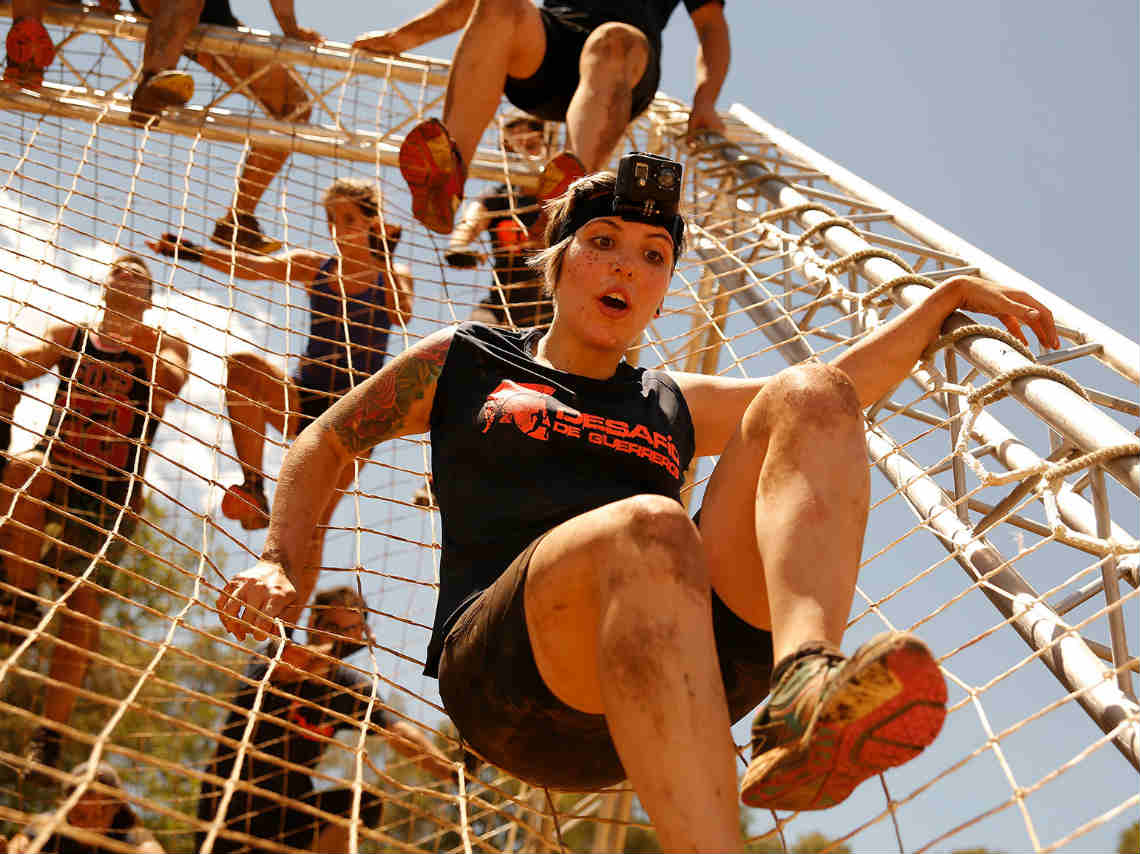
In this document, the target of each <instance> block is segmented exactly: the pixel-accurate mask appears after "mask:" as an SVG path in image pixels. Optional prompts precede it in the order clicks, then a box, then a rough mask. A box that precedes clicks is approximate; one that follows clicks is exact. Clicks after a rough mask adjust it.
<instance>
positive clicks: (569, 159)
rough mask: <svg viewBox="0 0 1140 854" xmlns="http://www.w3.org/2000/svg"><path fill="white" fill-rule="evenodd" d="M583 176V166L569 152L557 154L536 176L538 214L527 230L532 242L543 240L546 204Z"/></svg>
mask: <svg viewBox="0 0 1140 854" xmlns="http://www.w3.org/2000/svg"><path fill="white" fill-rule="evenodd" d="M585 174H586V167H585V165H584V164H583V163H582V161H581V160H579V159H578V158H577V157H576V156H575V155H573V154H571V153H570V152H569V151H560V152H558V154H555V155H554V156H553V157H552V158H550V160H549V161H548V162H547V164H546V165H545V166H544V167H542V174H541V175H539V176H538V191H537V193H536V195H537V198H538V204H539V214H538V217H537V218H536V219H535V221H534V223H533V224H532V225H531V226H530V228H528V229H527V233H528V234H529V235H530V237H531V239H532V240H543V239H544V238H545V235H546V223H547V221H548V220H549V218H550V217H549V216H547V213H546V203H547V202H549V201H550V200H551V199H557V198H558V197H559V196H561V195H562V194H563V193H565V192H566V191H567V190H569V189H570V185H571V184H573V183H574V182H575V181H577V180H578V179H579V178H581V177H583V176H584V175H585Z"/></svg>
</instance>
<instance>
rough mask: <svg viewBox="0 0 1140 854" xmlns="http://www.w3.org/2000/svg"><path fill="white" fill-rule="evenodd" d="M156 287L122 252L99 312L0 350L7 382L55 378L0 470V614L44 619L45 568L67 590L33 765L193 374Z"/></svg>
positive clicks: (48, 740)
mask: <svg viewBox="0 0 1140 854" xmlns="http://www.w3.org/2000/svg"><path fill="white" fill-rule="evenodd" d="M152 288H153V285H152V280H151V275H150V270H149V268H148V267H147V265H146V262H145V261H144V260H143V259H142V258H140V257H139V256H137V255H123V256H120V257H118V258H116V259H115V261H114V262H112V264H111V267H110V270H109V272H108V274H107V277H106V279H105V281H104V282H103V304H104V307H103V313H102V315H101V317H100V319H99V321H98V323H96V324H95V325H92V326H88V325H76V324H72V323H55V324H53V325H51V326H49V327H48V329H47V330H46V331H45V332H44V334H43V337H42V338H41V339H37V340H35V341H34V342H33V343H32V344H31V345H29V346H27V347H24V348H21V349H19V350H16V351H12V350H5V349H0V379H3V380H4V381H5V382H9V383H11V382H25V381H27V380H31V379H35V378H36V377H39V376H42V375H44V374H47V373H49V372H50V373H54V374H56V375H57V376H58V377H59V386H58V388H57V390H56V394H55V402H54V404H53V408H52V414H51V419H50V421H49V423H48V427H47V431H46V433H45V434H44V437H43V439H42V440H41V441H40V443H39V444H38V445H36V447H35V448H33V449H32V450H30V451H26V452H24V453H22V454H18V455H16V456H15V457H12V458H10V459H9V460H8V465H7V467H6V468H5V471H4V476H3V480H2V481H0V505H2V507H3V510H4V513H5V514H6V517H5V521H4V523H3V524H0V547H2V553H0V568H2V569H3V577H4V579H5V582H6V583H5V585H4V587H3V588H2V589H0V615H2V616H0V622H3V623H4V624H6V626H7V634H8V635H9V637H13V636H14V635H13V630H14V629H18V628H19V629H25V630H26V629H28V628H30V627H31V626H34V625H36V624H37V623H38V622H39V621H40V619H41V617H42V612H43V609H42V607H41V604H40V599H39V597H38V596H37V589H38V587H39V585H40V581H41V579H42V580H46V581H50V582H52V583H53V584H55V585H57V587H58V588H59V589H60V590H61V591H62V590H69V591H70V592H69V593H68V594H67V598H66V600H65V602H64V605H65V607H64V608H63V609H62V615H63V621H62V624H61V627H60V639H61V640H62V641H64V643H60V644H56V645H55V648H54V651H53V652H52V654H51V664H50V667H49V679H48V680H47V684H46V687H45V688H44V705H43V713H42V716H41V717H42V719H43V721H44V722H45V723H44V724H43V725H42V726H40V727H39V728H38V729H37V730H36V731H35V732H34V734H33V735H32V738H31V739H30V741H29V743H28V747H27V752H26V754H25V759H26V761H27V762H28V767H29V768H30V769H31V770H33V771H35V770H36V768H35V764H36V763H38V764H42V765H49V766H54V765H55V764H56V762H57V761H58V759H59V754H60V747H61V740H62V735H61V733H60V731H59V730H58V729H55V728H54V727H53V726H51V724H64V723H66V722H67V721H68V720H69V719H70V717H71V712H72V709H73V708H74V706H75V699H76V691H77V689H78V688H80V687H81V686H82V685H83V680H84V677H85V676H86V674H87V668H88V665H89V657H88V654H87V653H88V651H91V652H96V651H98V641H99V615H100V614H101V612H102V606H103V593H104V591H106V590H108V589H109V588H110V587H111V584H112V579H113V576H114V573H115V571H116V570H115V566H116V564H118V562H119V561H120V559H121V558H122V555H123V553H124V551H125V550H126V546H127V542H128V541H129V540H130V538H131V536H132V534H133V533H134V530H135V528H136V526H137V524H138V513H139V512H140V511H141V508H142V504H143V483H144V482H145V479H144V472H145V470H146V463H147V457H148V454H149V451H150V446H151V444H152V442H153V440H154V435H155V432H156V430H157V429H158V426H159V425H160V424H161V423H162V416H163V413H164V412H165V410H166V407H167V405H168V404H169V403H170V402H171V401H172V400H174V398H176V397H177V396H178V394H179V392H180V391H181V389H182V386H183V385H184V384H185V382H186V380H187V378H188V376H189V368H188V362H189V356H190V349H189V347H188V346H187V344H186V342H185V341H182V340H181V339H179V338H177V337H176V336H174V335H171V334H170V333H169V332H167V331H165V330H163V329H161V328H158V327H154V326H151V325H149V324H148V323H146V321H145V320H144V317H143V316H144V314H145V313H146V311H147V309H149V308H150V307H151V292H152ZM108 539H109V540H110V542H109V543H108V542H107V540H108ZM104 546H106V547H105V550H104ZM100 553H101V554H100ZM93 555H99V557H98V558H97V559H95V558H93ZM93 561H94V562H95V566H94V568H91V565H92V562H93ZM80 577H82V578H83V579H84V580H83V582H82V583H80V584H78V585H77V586H75V588H74V589H70V587H71V585H72V583H73V582H75V581H76V579H77V578H80ZM22 637H23V634H20V635H19V638H20V639H22Z"/></svg>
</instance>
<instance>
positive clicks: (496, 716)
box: [439, 537, 772, 791]
mask: <svg viewBox="0 0 1140 854" xmlns="http://www.w3.org/2000/svg"><path fill="white" fill-rule="evenodd" d="M541 540H542V537H539V538H538V539H536V540H535V541H534V542H532V543H531V544H530V545H529V546H527V547H526V549H524V550H523V552H522V554H520V555H519V556H518V557H517V558H515V559H514V560H513V561H512V562H511V565H510V566H509V567H508V568H507V570H506V572H504V573H503V574H502V575H500V576H499V578H498V580H496V581H495V583H494V584H492V585H491V586H490V587H488V588H487V589H486V590H484V591H483V593H482V594H481V595H480V596H479V598H477V599H476V600H475V601H474V602H472V603H471V605H470V606H469V607H468V608H467V610H466V611H464V612H463V614H462V615H460V617H459V619H457V620H456V621H455V623H454V624H453V625H452V627H451V630H450V631H449V632H448V634H447V637H446V639H445V640H444V645H443V654H442V656H441V658H440V662H439V693H440V696H441V697H442V698H443V705H444V708H445V709H447V713H448V715H449V716H450V717H451V720H452V722H453V723H454V724H455V726H456V729H458V731H459V734H460V737H461V738H463V739H464V741H466V742H467V743H468V744H470V745H471V747H473V748H474V749H475V750H476V751H477V752H478V753H479V754H480V755H482V756H483V757H484V758H485V759H486V760H487V761H489V762H491V763H493V764H495V765H497V766H498V767H500V768H502V769H503V770H505V771H508V772H509V773H511V774H513V775H514V776H516V777H519V778H520V779H523V780H526V781H527V782H530V783H533V784H536V785H540V786H547V787H549V788H553V789H570V790H574V791H581V790H584V789H600V788H603V787H605V786H612V785H613V784H614V783H617V782H619V781H621V780H624V779H625V777H626V773H625V770H624V769H623V768H622V764H621V760H620V759H619V758H618V755H617V751H616V750H615V749H614V745H613V741H612V740H611V739H610V733H609V729H608V728H607V726H606V718H605V716H604V715H592V714H588V713H586V712H581V711H578V710H577V709H574V708H571V707H570V706H568V705H566V704H565V703H563V702H562V701H561V700H559V699H558V698H557V697H555V696H554V694H552V693H551V691H550V689H549V688H547V687H546V683H545V682H543V680H542V675H541V674H540V673H539V672H538V665H537V664H536V663H535V660H534V653H533V652H532V650H531V647H530V636H529V634H528V633H527V627H526V611H525V604H524V597H523V587H524V582H525V580H526V573H527V569H528V567H529V566H530V561H531V557H532V556H533V554H534V550H535V548H536V547H537V546H538V544H539V542H541ZM712 618H713V631H714V633H715V635H716V651H717V656H718V658H719V659H720V673H721V679H722V680H723V682H724V689H725V693H726V694H727V695H728V710H729V714H730V716H731V718H732V721H733V722H734V723H735V722H736V721H738V720H740V719H741V718H743V717H744V716H745V715H747V714H748V713H749V712H750V711H751V710H752V709H754V708H756V706H758V705H760V703H761V702H762V701H763V699H764V698H765V697H766V696H767V695H768V690H769V684H770V681H771V676H772V635H771V633H769V632H767V631H764V630H763V629H758V628H756V627H754V626H752V625H750V624H748V623H746V622H745V621H744V620H742V619H740V618H739V617H738V616H736V614H734V613H732V611H730V610H729V608H728V606H727V605H725V604H724V602H722V601H721V599H720V597H719V596H717V595H716V593H715V591H714V592H713V595H712Z"/></svg>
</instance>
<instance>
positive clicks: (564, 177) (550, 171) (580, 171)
mask: <svg viewBox="0 0 1140 854" xmlns="http://www.w3.org/2000/svg"><path fill="white" fill-rule="evenodd" d="M585 174H586V167H585V165H584V164H583V163H582V161H581V160H579V159H578V158H577V157H576V156H575V155H573V154H571V153H570V152H569V151H560V152H558V153H557V154H555V155H554V156H553V157H552V158H550V160H549V161H548V162H547V164H546V165H545V166H544V167H542V174H541V175H539V176H538V193H537V196H538V201H539V203H540V204H542V203H545V202H548V201H550V200H551V199H556V198H558V197H559V196H561V195H562V194H563V193H565V192H566V191H567V190H569V189H570V185H571V184H573V183H574V182H575V181H577V180H578V179H579V178H581V177H583V176H585Z"/></svg>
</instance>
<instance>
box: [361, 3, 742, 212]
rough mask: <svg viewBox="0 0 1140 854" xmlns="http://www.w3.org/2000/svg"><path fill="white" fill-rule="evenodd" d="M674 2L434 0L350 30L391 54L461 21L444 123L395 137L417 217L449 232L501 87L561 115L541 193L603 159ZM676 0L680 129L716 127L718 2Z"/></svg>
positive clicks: (724, 62)
mask: <svg viewBox="0 0 1140 854" xmlns="http://www.w3.org/2000/svg"><path fill="white" fill-rule="evenodd" d="M680 2H681V0H620V2H611V3H599V2H597V0H544V2H543V5H542V8H538V7H536V6H535V5H534V4H533V3H532V2H531V0H480V2H478V3H476V2H475V0H440V2H438V3H437V4H436V5H435V6H434V7H433V8H432V9H431V10H429V11H427V12H425V13H424V14H422V15H419V16H417V17H416V18H413V19H412V20H410V21H408V22H407V23H405V24H402V25H401V26H399V27H397V28H395V29H394V30H386V31H376V32H367V33H362V34H361V35H360V36H358V37H357V39H356V41H355V42H353V47H355V48H359V49H361V50H366V51H370V52H373V53H384V54H396V53H402V52H403V51H407V50H412V49H413V48H416V47H419V46H420V45H422V44H424V43H425V42H429V41H432V40H433V39H437V38H440V37H441V36H445V35H448V34H449V33H453V32H455V31H456V30H460V29H462V30H463V37H462V39H460V41H459V47H458V48H457V49H456V51H455V59H454V60H453V62H452V65H451V71H450V73H449V75H448V80H447V94H446V98H445V100H444V106H443V118H442V121H440V120H439V119H434V118H433V119H428V120H427V121H424V122H422V123H421V124H419V125H417V126H416V127H415V128H413V129H412V130H411V131H410V132H409V133H408V135H407V137H405V139H404V143H403V144H402V145H401V147H400V172H401V173H402V174H403V176H404V179H405V180H406V181H407V182H408V188H409V190H410V191H411V194H412V213H413V214H414V215H415V217H416V219H418V220H419V221H420V222H422V223H423V224H424V225H426V226H427V227H428V228H429V229H431V230H432V231H436V232H438V233H440V234H450V233H451V231H452V228H453V221H454V217H455V212H456V210H457V209H458V207H459V204H460V203H461V202H462V201H463V186H464V184H465V183H466V180H467V169H468V166H469V165H470V163H471V158H472V157H473V156H474V155H475V149H476V146H477V145H478V144H479V139H480V137H482V135H483V131H484V129H485V128H486V127H487V125H488V124H489V123H490V121H491V118H492V117H493V116H494V114H495V110H496V109H497V108H498V106H499V99H500V97H501V96H502V95H506V97H507V100H509V101H510V102H511V103H512V104H514V105H515V106H516V107H518V108H519V109H520V110H523V111H524V112H526V113H529V114H530V115H532V116H534V117H535V118H539V119H543V120H545V121H554V122H561V121H564V122H566V125H567V136H568V144H569V149H568V150H567V151H563V152H561V153H559V154H557V155H555V156H554V157H553V158H551V160H550V161H549V162H548V163H547V165H546V167H545V168H544V169H543V172H542V176H541V180H540V183H539V187H538V192H537V196H538V199H539V201H540V202H545V201H547V200H549V199H552V198H554V197H555V196H558V195H561V194H562V193H563V192H565V190H566V188H567V187H568V186H570V184H571V183H572V182H573V181H574V180H575V179H576V178H578V177H580V176H582V175H583V174H585V173H587V172H594V171H597V170H598V169H601V168H602V167H603V166H604V165H605V164H606V163H607V162H608V161H609V158H610V154H611V153H612V152H613V149H614V147H615V146H616V145H617V143H618V140H620V139H621V136H622V133H624V131H625V129H626V126H627V125H628V124H629V122H630V121H632V120H633V119H635V118H636V117H637V116H639V115H641V113H643V112H644V111H645V110H646V108H647V107H648V106H649V104H650V102H651V101H652V100H653V97H654V95H655V94H656V92H657V84H658V82H659V80H660V78H661V34H662V32H663V31H664V29H665V25H666V24H667V23H668V21H669V18H670V16H671V15H672V13H673V11H674V10H675V9H676V8H677V6H678V5H679V4H680ZM684 3H685V8H686V9H687V10H688V12H689V16H690V17H691V19H692V22H693V26H694V27H695V28H696V31H697V38H698V40H699V41H700V47H699V49H698V52H697V88H696V92H695V93H694V95H693V106H692V110H691V111H690V114H689V125H688V130H689V132H690V133H692V132H694V131H697V130H701V129H711V130H716V131H722V132H723V130H724V123H723V122H722V121H721V119H720V117H719V116H717V113H716V100H717V97H718V96H719V94H720V89H721V86H722V85H723V84H724V79H725V76H726V75H727V73H728V65H729V58H730V53H731V50H730V40H729V32H728V23H727V22H726V20H725V17H724V0H684ZM460 93H462V97H460Z"/></svg>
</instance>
